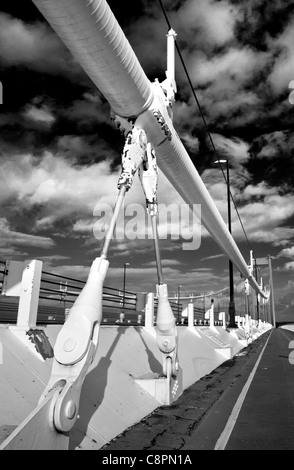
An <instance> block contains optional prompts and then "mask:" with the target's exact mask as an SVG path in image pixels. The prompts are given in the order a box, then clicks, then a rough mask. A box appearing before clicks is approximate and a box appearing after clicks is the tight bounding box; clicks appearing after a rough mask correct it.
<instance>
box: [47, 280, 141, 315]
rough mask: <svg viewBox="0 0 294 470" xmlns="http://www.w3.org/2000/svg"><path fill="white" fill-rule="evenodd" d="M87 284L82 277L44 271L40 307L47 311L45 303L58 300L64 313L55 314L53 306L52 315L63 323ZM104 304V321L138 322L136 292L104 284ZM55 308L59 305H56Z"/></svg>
mask: <svg viewBox="0 0 294 470" xmlns="http://www.w3.org/2000/svg"><path fill="white" fill-rule="evenodd" d="M85 284H86V281H82V280H80V279H76V278H72V277H68V276H62V275H59V274H56V273H50V272H47V271H43V273H42V278H41V288H40V296H39V298H40V300H42V301H43V305H42V306H40V307H42V308H43V311H44V312H46V309H48V308H49V307H48V305H44V304H45V303H47V304H48V302H55V303H56V302H57V303H58V304H59V309H60V308H62V307H63V312H64V314H63V315H61V316H60V314H58V313H57V314H55V315H54V307H53V306H52V307H51V316H53V317H54V316H55V318H56V320H59V322H60V323H63V322H64V320H65V318H66V315H67V313H68V311H69V309H70V307H71V306H72V305H73V303H74V302H75V300H76V298H77V297H78V295H79V294H80V292H81V290H82V288H83V287H84V285H85ZM45 301H46V302H45ZM60 304H62V307H61V306H60ZM102 305H103V323H113V322H114V323H118V322H120V323H128V324H129V323H136V322H138V315H139V313H138V312H137V294H136V293H134V292H130V291H123V290H119V289H115V288H113V287H108V286H104V287H103V304H102ZM55 308H57V307H56V306H55ZM140 313H141V312H140ZM43 314H44V313H43ZM57 317H58V318H57ZM141 318H142V315H141ZM38 320H39V312H38ZM140 320H141V319H139V321H140Z"/></svg>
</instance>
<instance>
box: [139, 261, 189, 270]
mask: <svg viewBox="0 0 294 470" xmlns="http://www.w3.org/2000/svg"><path fill="white" fill-rule="evenodd" d="M181 264H182V263H181V262H180V261H178V260H176V259H163V260H162V266H180V265H181ZM142 266H146V267H147V268H148V267H156V261H149V262H148V263H144V264H143V265H142Z"/></svg>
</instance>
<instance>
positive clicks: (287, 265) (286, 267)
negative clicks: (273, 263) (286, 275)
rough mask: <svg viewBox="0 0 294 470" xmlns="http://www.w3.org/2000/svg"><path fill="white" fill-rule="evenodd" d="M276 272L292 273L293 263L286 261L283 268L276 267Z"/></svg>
mask: <svg viewBox="0 0 294 470" xmlns="http://www.w3.org/2000/svg"><path fill="white" fill-rule="evenodd" d="M277 271H285V272H287V271H294V261H288V262H287V263H285V264H284V266H283V267H278V268H277Z"/></svg>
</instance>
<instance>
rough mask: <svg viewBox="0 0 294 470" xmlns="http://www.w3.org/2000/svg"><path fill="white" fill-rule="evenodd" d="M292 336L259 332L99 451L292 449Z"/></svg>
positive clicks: (283, 331) (293, 333) (286, 332)
mask: <svg viewBox="0 0 294 470" xmlns="http://www.w3.org/2000/svg"><path fill="white" fill-rule="evenodd" d="M292 340H294V331H289V330H286V329H280V328H278V329H274V330H271V331H269V332H267V333H265V334H264V335H262V336H261V337H260V338H258V339H257V340H256V341H254V342H253V343H252V344H251V345H249V346H248V347H247V348H246V349H244V350H242V351H241V352H240V353H239V354H238V355H236V356H235V357H234V358H233V359H231V360H229V361H227V362H225V363H223V364H222V365H221V366H220V367H218V368H217V369H216V370H215V371H213V372H212V373H210V374H209V375H207V376H205V377H203V378H202V379H201V380H200V381H198V382H196V383H195V384H194V385H192V386H191V387H190V388H189V389H187V390H185V391H184V393H183V395H182V396H181V397H180V398H179V399H178V400H177V402H176V403H174V404H173V406H172V407H170V408H168V407H161V408H158V409H157V410H155V411H154V412H153V413H152V415H151V416H149V417H148V418H147V419H145V420H143V421H142V422H141V423H139V424H137V425H136V426H133V427H132V428H131V429H129V430H127V431H126V432H124V433H123V434H122V436H120V437H119V438H117V439H116V440H115V441H112V442H110V443H109V444H107V445H106V446H105V447H104V448H103V449H105V450H107V451H111V450H119V449H133V450H142V449H144V450H179V449H181V450H192V449H193V450H213V449H216V447H218V449H219V450H249V449H254V450H285V449H287V450H293V449H294V439H293V435H294V395H293V385H294V365H292V364H290V361H289V354H290V352H291V350H290V349H289V343H290V341H292ZM264 347H265V349H264V350H263V348H264ZM235 420H236V421H235Z"/></svg>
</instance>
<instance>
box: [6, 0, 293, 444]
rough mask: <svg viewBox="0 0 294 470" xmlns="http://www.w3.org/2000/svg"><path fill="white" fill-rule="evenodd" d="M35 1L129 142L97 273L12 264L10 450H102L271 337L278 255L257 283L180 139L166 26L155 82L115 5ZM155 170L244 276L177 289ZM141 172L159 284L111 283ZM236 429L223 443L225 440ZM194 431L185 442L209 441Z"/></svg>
mask: <svg viewBox="0 0 294 470" xmlns="http://www.w3.org/2000/svg"><path fill="white" fill-rule="evenodd" d="M34 3H35V5H36V6H37V8H38V9H39V10H40V12H41V13H42V14H43V15H44V17H45V19H46V20H47V21H48V23H49V24H50V25H51V26H52V28H53V29H54V30H55V32H56V33H57V34H58V35H59V37H60V38H61V39H62V41H63V42H64V43H65V45H66V46H67V47H68V49H69V50H70V51H71V53H72V54H73V56H74V57H75V59H76V60H77V61H78V62H79V63H80V64H81V66H82V67H83V68H84V70H85V72H86V73H87V74H88V76H89V77H90V78H91V80H92V81H93V83H94V84H95V86H96V87H97V88H98V89H99V90H100V91H101V93H102V94H103V95H104V96H105V98H106V99H107V101H108V102H109V105H110V108H111V115H112V119H113V121H114V123H115V125H116V126H117V127H118V128H119V129H120V131H121V132H122V133H123V135H124V136H125V145H124V148H123V149H122V165H121V174H120V177H119V181H118V195H117V200H116V204H115V210H114V212H113V216H112V219H111V221H110V224H109V227H108V231H107V233H106V236H105V240H104V244H103V247H102V250H101V254H100V256H99V257H98V258H96V259H95V260H93V263H92V266H91V267H89V275H88V279H87V280H86V281H83V280H81V279H77V278H74V277H66V276H62V275H60V274H58V272H56V273H52V272H49V271H48V270H45V269H44V268H43V263H42V262H41V261H40V260H38V259H35V260H28V261H25V262H17V261H13V260H2V262H1V270H0V273H1V280H0V282H1V298H0V321H1V325H0V345H1V350H0V352H1V365H0V367H1V371H2V373H1V377H0V392H1V395H2V396H1V398H2V400H1V405H0V407H1V408H0V409H1V417H0V432H1V434H0V438H1V441H2V444H1V447H0V448H1V449H5V450H12V449H16V450H21V449H27V450H28V449H30V450H37V449H44V450H45V449H49V450H57V449H63V450H66V449H69V448H70V449H102V448H104V446H106V445H107V444H108V443H110V442H111V441H112V440H113V439H114V438H116V437H117V436H118V435H120V434H121V433H123V432H124V431H125V430H126V429H127V428H129V427H131V426H133V425H135V424H136V423H138V422H140V421H141V420H142V419H144V418H145V417H146V416H148V415H149V414H150V413H152V412H154V410H156V409H157V408H158V407H160V406H163V405H164V406H167V407H170V405H172V404H176V403H178V400H181V397H184V396H185V392H186V391H187V390H189V389H190V387H193V386H194V385H195V384H196V383H198V382H199V381H200V380H201V379H202V378H204V377H206V376H207V375H208V374H210V373H211V372H212V371H214V370H216V369H217V368H218V367H220V366H221V365H222V364H223V363H225V362H226V361H229V360H231V359H232V358H234V357H236V356H237V355H238V354H239V355H240V354H241V352H242V350H244V349H246V348H248V347H250V346H251V345H252V344H257V342H258V341H259V343H258V344H260V342H261V343H262V342H263V341H265V339H266V340H269V338H270V337H272V335H271V333H272V330H273V329H274V328H275V327H276V320H275V304H274V291H273V279H272V272H271V257H270V256H268V257H267V258H265V261H264V262H263V264H264V263H265V264H267V265H268V268H269V272H270V278H269V283H268V286H266V285H264V282H263V281H262V279H261V277H259V279H258V278H257V270H256V266H257V264H258V262H260V259H259V258H255V257H254V256H253V252H252V250H251V252H250V259H249V260H245V259H244V258H243V255H242V254H241V252H240V250H239V248H238V246H237V244H236V242H235V240H234V238H233V236H232V234H231V230H230V227H227V226H226V224H225V223H224V221H223V219H222V217H221V215H220V213H219V211H218V210H217V208H216V206H215V203H214V201H213V199H212V198H211V196H210V194H209V192H208V190H207V188H206V186H205V184H204V183H203V181H202V179H201V177H200V176H199V174H198V172H197V169H196V168H195V166H194V165H193V163H192V161H191V159H190V157H189V155H188V153H187V151H186V149H185V148H184V146H183V144H182V142H181V140H180V139H179V137H178V135H177V133H176V130H175V128H174V126H173V111H172V106H173V103H174V101H175V93H176V82H175V50H176V49H178V47H177V43H176V33H175V31H173V29H172V28H171V25H170V24H169V22H168V26H169V32H168V35H167V71H166V80H164V81H163V82H162V83H159V81H158V80H156V81H155V82H154V83H151V82H150V81H149V79H148V78H147V76H146V75H145V73H144V71H143V69H142V67H141V65H140V64H139V62H138V59H137V57H136V56H135V54H134V52H133V50H132V48H131V46H130V44H129V42H128V40H127V39H126V37H125V35H124V33H123V31H122V29H121V28H120V26H119V24H118V22H117V21H116V19H115V17H114V15H113V13H112V12H111V10H110V8H109V6H108V4H107V2H106V1H105V0H93V1H91V2H86V1H80V0H71V1H68V0H51V1H50V2H48V1H47V0H34ZM196 101H197V97H196ZM210 138H211V136H210ZM212 144H213V141H212ZM217 159H218V158H217ZM158 168H160V169H161V171H162V172H163V173H164V174H165V176H166V177H167V178H168V180H169V181H170V182H171V183H172V185H173V186H174V188H175V189H176V190H177V191H178V193H179V194H180V195H181V197H182V198H183V200H184V201H185V202H186V204H188V205H189V206H190V208H191V210H194V205H195V204H201V217H202V223H203V225H204V227H205V228H206V229H207V230H208V232H209V233H210V235H211V236H212V238H213V239H214V240H215V242H216V243H217V245H218V246H219V247H220V249H221V251H222V252H223V253H224V254H225V255H226V256H227V257H228V258H229V261H230V269H231V268H232V266H234V267H235V269H236V271H238V272H239V273H240V277H241V278H240V282H238V283H236V284H235V285H233V284H232V278H230V286H229V287H228V288H225V289H221V290H218V291H216V292H208V293H196V294H188V295H181V296H180V295H179V294H178V296H177V295H171V294H170V293H169V290H168V286H167V283H166V282H165V279H164V270H163V269H162V261H161V252H160V243H159V237H158V226H157V216H158V202H157V188H158ZM137 173H138V174H139V177H140V181H141V184H142V189H143V191H144V194H145V198H146V210H147V213H148V216H149V217H150V219H151V221H152V230H153V240H154V253H155V259H156V268H157V277H158V279H157V284H156V286H155V288H154V291H153V292H132V291H126V290H125V289H122V290H119V289H114V288H112V287H107V285H105V278H106V274H107V270H108V267H109V263H110V262H111V260H109V259H108V251H109V246H110V244H111V241H112V235H113V231H114V229H115V225H116V222H117V218H118V215H119V212H120V210H121V207H122V204H123V201H124V197H125V194H126V192H127V191H129V190H131V188H132V183H133V179H134V176H135V175H136V174H137ZM226 183H227V186H228V188H229V181H228V180H226ZM115 190H116V188H114V191H115ZM228 196H229V200H230V199H232V200H233V198H232V195H231V193H230V192H229V193H228ZM243 228H244V227H243ZM232 294H234V297H232ZM290 329H291V328H290ZM275 334H276V333H275ZM287 334H288V336H287V338H288V340H290V339H291V334H292V332H291V331H290V330H289V332H288V333H287ZM269 335H270V336H269ZM273 337H274V338H275V336H273ZM255 342H256V343H255ZM266 345H267V343H266ZM266 345H265V346H264V347H266ZM260 360H261V356H260V357H259V358H258V360H257V362H256V364H255V365H254V366H253V371H254V374H255V369H254V367H256V368H257V365H258V362H259V361H260ZM290 375H291V373H289V375H287V377H288V376H290ZM248 380H249V379H248ZM250 380H252V376H250ZM246 384H247V382H246ZM246 384H245V386H246ZM244 393H245V392H244ZM195 406H196V405H195ZM289 406H290V405H289ZM232 412H234V409H233V410H232ZM228 423H230V417H229V418H228ZM289 425H290V424H289ZM220 427H221V425H220ZM225 430H226V426H225ZM208 434H209V433H208ZM231 434H232V429H231V430H230V432H229V433H228V432H227V431H226V436H227V437H228V438H227V439H226V440H224V439H223V440H221V444H219V441H218V440H216V441H215V443H214V444H213V445H214V446H215V447H214V448H216V449H218V448H224V447H225V446H226V445H227V443H228V442H229V438H230V436H231ZM221 436H222V434H221V433H220V436H219V438H220V437H221ZM195 439H196V437H195V436H194V437H193V439H192V440H189V443H187V446H188V447H187V448H188V449H192V448H193V446H194V448H198V447H200V448H201V446H203V443H202V444H201V443H199V442H198V440H197V439H196V440H197V442H196V440H195ZM212 441H213V440H212ZM224 442H225V444H224ZM238 442H240V441H238ZM210 445H212V444H210ZM237 445H239V444H237ZM204 447H205V446H204ZM175 448H178V447H175Z"/></svg>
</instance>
